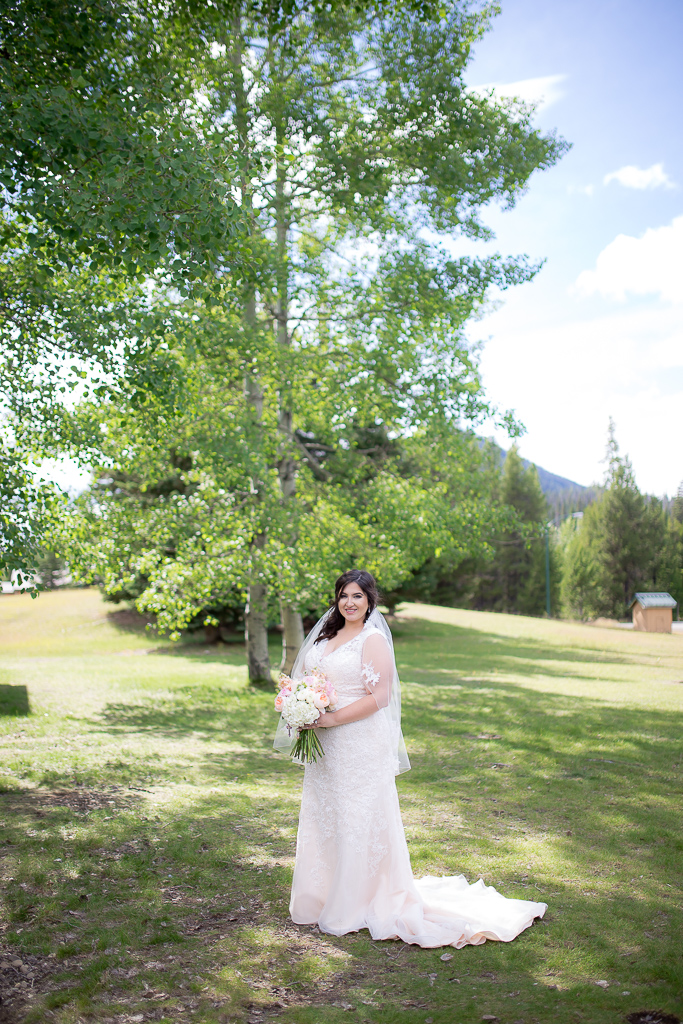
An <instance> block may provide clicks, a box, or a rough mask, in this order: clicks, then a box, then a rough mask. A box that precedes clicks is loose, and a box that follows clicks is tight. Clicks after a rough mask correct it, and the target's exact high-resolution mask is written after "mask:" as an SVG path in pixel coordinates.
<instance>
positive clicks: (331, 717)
mask: <svg viewBox="0 0 683 1024" xmlns="http://www.w3.org/2000/svg"><path fill="white" fill-rule="evenodd" d="M376 711H377V702H376V700H375V698H374V697H372V696H370V694H368V696H367V697H361V698H360V700H354V702H353V704H347V705H346V707H345V708H339V710H338V711H327V712H325V714H324V715H321V716H320V718H319V719H318V721H317V722H314V723H313V725H312V726H311V728H312V729H331V728H332V726H333V725H348V724H349V722H360V720H361V718H369V717H370V715H374V714H375V712H376ZM304 728H306V727H305V726H304Z"/></svg>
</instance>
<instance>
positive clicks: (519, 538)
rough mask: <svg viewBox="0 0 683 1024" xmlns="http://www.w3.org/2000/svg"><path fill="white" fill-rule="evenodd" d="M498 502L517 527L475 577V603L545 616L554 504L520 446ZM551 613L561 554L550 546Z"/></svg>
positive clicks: (499, 539)
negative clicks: (510, 513)
mask: <svg viewBox="0 0 683 1024" xmlns="http://www.w3.org/2000/svg"><path fill="white" fill-rule="evenodd" d="M493 500H494V502H495V503H496V504H498V505H499V506H502V507H507V508H508V509H511V510H512V511H513V512H514V513H515V517H514V518H515V522H514V523H512V524H511V525H510V526H508V527H507V528H505V529H504V530H502V531H501V532H500V533H498V535H497V536H496V537H495V538H494V539H493V541H492V548H493V551H492V557H491V558H490V559H487V561H486V562H484V563H483V562H481V561H480V562H479V564H478V565H476V566H475V569H474V572H473V574H472V583H471V587H470V593H469V600H467V602H466V603H468V604H471V605H472V607H475V608H479V609H489V610H492V611H502V612H516V613H517V614H520V615H542V614H543V613H544V611H545V607H546V591H545V587H546V583H545V543H546V541H545V531H546V529H547V526H546V524H547V521H548V515H549V509H548V503H547V501H546V498H545V495H544V494H543V491H542V490H541V485H540V483H539V479H538V472H537V470H536V467H535V466H526V467H525V465H524V462H523V460H522V459H521V458H520V455H519V451H518V449H517V446H516V445H515V446H513V447H512V448H511V449H510V451H509V452H508V454H507V458H506V459H505V463H504V465H503V469H502V472H501V474H500V478H499V481H498V484H497V486H496V488H495V490H494V495H493ZM549 553H550V558H551V588H552V589H551V607H557V590H558V587H557V581H558V569H557V554H556V550H555V545H554V543H553V544H552V545H551V546H550V552H549Z"/></svg>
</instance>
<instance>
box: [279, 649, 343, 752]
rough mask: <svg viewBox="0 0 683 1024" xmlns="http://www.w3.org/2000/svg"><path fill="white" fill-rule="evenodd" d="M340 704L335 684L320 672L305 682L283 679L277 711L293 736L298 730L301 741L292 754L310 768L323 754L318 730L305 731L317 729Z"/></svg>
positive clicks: (302, 680) (310, 674)
mask: <svg viewBox="0 0 683 1024" xmlns="http://www.w3.org/2000/svg"><path fill="white" fill-rule="evenodd" d="M336 703H337V694H336V693H335V690H334V687H333V686H332V683H331V682H330V681H329V679H328V678H327V676H326V675H325V673H324V672H321V671H320V669H317V668H315V669H313V671H312V672H307V673H306V675H305V676H304V677H303V678H302V679H290V677H289V676H285V675H281V676H280V682H279V690H278V693H277V696H276V698H275V710H276V711H279V712H280V714H281V715H282V717H283V718H284V720H285V723H286V725H287V731H288V732H289V734H290V736H291V735H292V731H293V730H294V729H296V730H297V732H298V734H299V735H298V738H297V741H296V743H295V745H294V749H293V750H292V757H298V758H299V760H301V761H306V762H308V763H309V764H310V762H311V761H317V760H318V754H323V748H322V747H321V745H320V740H319V739H318V737H317V735H316V732H315V729H304V728H303V727H304V726H305V725H313V723H314V722H317V720H318V718H319V717H320V715H324V714H325V713H326V712H327V711H328V710H331V709H332V706H333V705H334V704H336Z"/></svg>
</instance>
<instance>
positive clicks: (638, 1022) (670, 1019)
mask: <svg viewBox="0 0 683 1024" xmlns="http://www.w3.org/2000/svg"><path fill="white" fill-rule="evenodd" d="M626 1020H627V1021H628V1022H629V1024H681V1021H680V1018H679V1017H676V1016H674V1014H673V1013H665V1012H664V1010H637V1011H636V1012H635V1013H629V1015H628V1017H627V1018H626Z"/></svg>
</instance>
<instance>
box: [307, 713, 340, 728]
mask: <svg viewBox="0 0 683 1024" xmlns="http://www.w3.org/2000/svg"><path fill="white" fill-rule="evenodd" d="M336 724H337V723H336V721H335V719H334V711H326V712H325V713H324V714H322V713H321V714H320V715H318V718H317V719H316V721H315V722H313V724H312V725H304V726H302V729H330V728H331V727H332V726H333V725H336Z"/></svg>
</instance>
